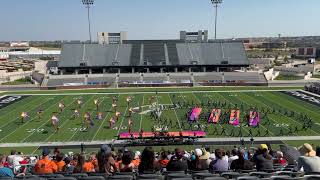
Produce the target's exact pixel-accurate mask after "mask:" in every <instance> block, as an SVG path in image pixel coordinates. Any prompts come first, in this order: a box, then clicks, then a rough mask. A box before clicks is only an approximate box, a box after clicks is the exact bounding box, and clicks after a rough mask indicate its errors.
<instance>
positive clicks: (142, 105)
mask: <svg viewBox="0 0 320 180" xmlns="http://www.w3.org/2000/svg"><path fill="white" fill-rule="evenodd" d="M143 107H144V95H142V104H141V112H143ZM142 120H143V118H142V114H140V126H139V132H140V131H141V127H142Z"/></svg>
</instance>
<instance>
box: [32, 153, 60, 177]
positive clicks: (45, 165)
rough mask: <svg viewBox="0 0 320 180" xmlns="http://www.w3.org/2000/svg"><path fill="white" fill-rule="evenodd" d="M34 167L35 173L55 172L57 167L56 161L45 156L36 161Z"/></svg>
mask: <svg viewBox="0 0 320 180" xmlns="http://www.w3.org/2000/svg"><path fill="white" fill-rule="evenodd" d="M34 169H35V172H36V173H37V174H51V173H55V172H57V170H58V167H57V165H56V163H54V162H53V161H51V160H50V159H49V158H48V157H45V158H43V159H40V160H39V161H38V162H37V163H36V165H35V167H34Z"/></svg>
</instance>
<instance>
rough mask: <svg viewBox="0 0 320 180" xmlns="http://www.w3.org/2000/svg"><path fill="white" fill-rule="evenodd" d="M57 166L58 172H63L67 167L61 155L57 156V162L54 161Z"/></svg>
mask: <svg viewBox="0 0 320 180" xmlns="http://www.w3.org/2000/svg"><path fill="white" fill-rule="evenodd" d="M54 162H55V163H56V165H57V168H58V169H57V172H62V170H63V167H64V166H65V165H66V163H65V162H64V161H63V155H62V154H61V153H60V154H56V160H55V161H54Z"/></svg>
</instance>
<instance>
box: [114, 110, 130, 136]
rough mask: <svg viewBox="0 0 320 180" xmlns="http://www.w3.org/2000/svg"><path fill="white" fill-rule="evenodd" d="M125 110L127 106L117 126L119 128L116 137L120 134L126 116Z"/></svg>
mask: <svg viewBox="0 0 320 180" xmlns="http://www.w3.org/2000/svg"><path fill="white" fill-rule="evenodd" d="M127 110H128V105H127V107H126V110H125V112H124V114H123V116H122V120H121V123H120V126H119V128H118V133H117V135H119V133H120V131H121V128H122V124H123V121H124V118H125V117H126V114H127Z"/></svg>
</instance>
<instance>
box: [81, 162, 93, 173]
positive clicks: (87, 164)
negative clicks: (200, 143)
mask: <svg viewBox="0 0 320 180" xmlns="http://www.w3.org/2000/svg"><path fill="white" fill-rule="evenodd" d="M82 170H83V172H94V165H93V164H92V162H87V161H86V162H85V163H84V164H83V166H82Z"/></svg>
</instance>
